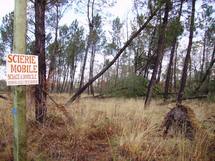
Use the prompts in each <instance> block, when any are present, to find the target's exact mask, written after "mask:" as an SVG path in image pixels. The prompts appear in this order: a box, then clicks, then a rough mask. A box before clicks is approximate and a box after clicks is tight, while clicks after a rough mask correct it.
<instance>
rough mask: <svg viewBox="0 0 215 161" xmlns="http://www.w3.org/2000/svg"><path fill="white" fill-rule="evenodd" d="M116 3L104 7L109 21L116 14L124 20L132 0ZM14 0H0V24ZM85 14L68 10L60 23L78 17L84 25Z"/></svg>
mask: <svg viewBox="0 0 215 161" xmlns="http://www.w3.org/2000/svg"><path fill="white" fill-rule="evenodd" d="M116 1H117V2H116V4H115V5H114V6H113V7H112V8H110V9H105V10H107V12H109V13H110V14H112V15H111V18H110V17H108V19H109V18H110V20H109V22H111V20H112V19H114V18H116V17H117V16H118V17H120V19H121V20H122V21H125V20H126V18H127V17H128V14H129V11H131V7H132V2H133V0H116ZM14 2H15V0H0V24H1V21H2V18H3V17H4V16H5V15H6V14H8V13H10V12H11V11H13V10H14ZM85 17H86V16H84V15H83V16H80V15H78V14H74V12H73V13H72V11H70V10H68V11H67V12H66V13H65V14H64V17H63V18H62V20H61V22H60V24H62V25H63V24H67V25H70V24H71V22H72V21H73V20H75V19H78V21H80V24H81V25H86V22H87V21H86V19H85ZM107 28H109V29H111V23H109V24H105V30H106V29H107ZM97 59H101V58H97ZM3 78H5V70H3V67H0V80H1V79H3Z"/></svg>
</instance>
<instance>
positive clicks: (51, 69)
mask: <svg viewBox="0 0 215 161" xmlns="http://www.w3.org/2000/svg"><path fill="white" fill-rule="evenodd" d="M56 3H58V2H56ZM58 12H59V9H58V4H56V14H57V16H56V26H55V40H54V49H53V53H52V54H51V57H50V64H49V73H48V78H47V82H48V83H50V82H49V81H50V79H53V75H54V71H55V67H56V56H57V51H58V40H57V39H58V25H59V20H58V19H59V13H58ZM52 83H53V82H52ZM52 83H51V85H50V86H52Z"/></svg>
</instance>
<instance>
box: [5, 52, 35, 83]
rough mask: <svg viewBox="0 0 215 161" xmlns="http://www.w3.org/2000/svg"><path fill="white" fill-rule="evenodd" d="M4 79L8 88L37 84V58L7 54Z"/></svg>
mask: <svg viewBox="0 0 215 161" xmlns="http://www.w3.org/2000/svg"><path fill="white" fill-rule="evenodd" d="M6 77H7V78H6V79H7V85H8V86H15V85H34V84H38V83H39V81H38V80H39V79H38V56H36V55H25V54H9V55H8V56H7V59H6Z"/></svg>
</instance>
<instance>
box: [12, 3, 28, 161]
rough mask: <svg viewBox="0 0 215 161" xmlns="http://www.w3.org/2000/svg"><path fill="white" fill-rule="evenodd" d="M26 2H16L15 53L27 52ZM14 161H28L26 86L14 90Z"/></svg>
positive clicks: (16, 87)
mask: <svg viewBox="0 0 215 161" xmlns="http://www.w3.org/2000/svg"><path fill="white" fill-rule="evenodd" d="M26 6H27V2H26V0H15V11H14V41H13V42H14V44H13V53H17V54H25V52H26ZM12 112H13V122H14V146H13V156H14V161H26V160H27V134H26V90H25V86H15V87H14V88H13V109H12Z"/></svg>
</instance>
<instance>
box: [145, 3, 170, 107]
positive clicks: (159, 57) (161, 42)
mask: <svg viewBox="0 0 215 161" xmlns="http://www.w3.org/2000/svg"><path fill="white" fill-rule="evenodd" d="M169 10H170V1H167V2H166V5H165V14H164V19H163V24H162V26H161V28H160V31H159V39H158V47H157V50H156V53H157V57H156V61H155V67H154V70H153V73H152V76H151V80H150V82H149V85H148V89H147V93H146V99H145V107H147V106H148V105H149V104H150V101H151V97H152V90H153V88H154V85H155V81H156V75H157V72H158V67H159V64H160V63H161V60H162V57H163V55H162V54H163V50H164V49H163V48H164V37H165V30H166V26H167V22H168V15H169Z"/></svg>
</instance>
